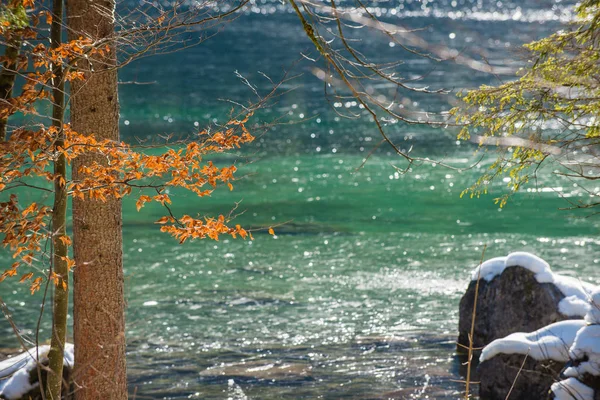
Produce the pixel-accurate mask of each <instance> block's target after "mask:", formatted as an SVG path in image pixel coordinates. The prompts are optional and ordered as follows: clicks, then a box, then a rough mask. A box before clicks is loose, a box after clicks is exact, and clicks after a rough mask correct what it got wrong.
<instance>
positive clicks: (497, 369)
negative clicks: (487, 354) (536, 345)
mask: <svg viewBox="0 0 600 400" xmlns="http://www.w3.org/2000/svg"><path fill="white" fill-rule="evenodd" d="M563 366H564V363H563V362H558V361H552V360H548V361H537V360H535V359H533V358H532V357H527V356H524V355H520V354H510V355H508V354H498V355H496V356H495V357H492V358H491V359H490V360H488V361H485V362H483V363H481V364H479V366H478V368H477V373H478V379H479V382H480V383H479V397H480V398H481V399H485V400H505V399H506V398H507V396H508V394H509V393H510V396H508V398H509V399H510V400H546V399H548V391H549V389H550V386H551V385H552V384H553V383H554V382H556V380H557V377H558V376H559V375H560V371H561V370H562V368H563ZM521 367H523V368H521Z"/></svg>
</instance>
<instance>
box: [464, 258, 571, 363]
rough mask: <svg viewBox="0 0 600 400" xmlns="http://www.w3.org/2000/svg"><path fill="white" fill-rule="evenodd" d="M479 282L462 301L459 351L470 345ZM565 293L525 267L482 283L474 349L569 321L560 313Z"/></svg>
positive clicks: (508, 270)
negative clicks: (559, 307)
mask: <svg viewBox="0 0 600 400" xmlns="http://www.w3.org/2000/svg"><path fill="white" fill-rule="evenodd" d="M476 283H477V282H476V281H471V282H470V283H469V287H468V289H467V292H466V293H465V294H464V296H463V297H462V298H461V300H460V311H459V323H458V329H459V336H458V351H459V352H460V353H464V352H465V349H464V347H463V346H466V347H468V346H469V333H470V330H471V315H472V312H473V303H474V300H475V287H476ZM564 297H565V296H564V295H563V293H562V292H561V291H560V290H559V289H558V288H557V287H556V286H555V285H554V284H552V283H539V282H538V281H537V280H536V278H535V274H534V273H533V272H531V271H529V270H528V269H525V268H523V267H508V268H506V269H505V270H504V271H503V272H502V274H500V275H498V276H496V277H495V278H493V279H492V280H491V281H489V282H488V281H486V280H485V279H481V280H480V281H479V294H478V299H477V313H476V318H475V330H474V335H473V347H475V348H482V347H484V346H485V345H487V344H489V343H490V342H492V341H493V340H495V339H498V338H502V337H505V336H508V335H509V334H511V333H514V332H532V331H535V330H537V329H539V328H542V327H544V326H546V325H549V324H552V323H554V322H558V321H562V320H565V319H569V318H568V317H566V316H564V315H562V314H561V313H560V312H559V311H558V303H559V302H560V301H561V300H562V299H563V298H564Z"/></svg>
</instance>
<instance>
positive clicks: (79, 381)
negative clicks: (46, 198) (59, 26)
mask: <svg viewBox="0 0 600 400" xmlns="http://www.w3.org/2000/svg"><path fill="white" fill-rule="evenodd" d="M114 11H115V2H114V0H96V1H90V0H67V18H68V27H69V36H70V39H76V38H78V37H80V36H85V37H90V38H92V40H98V39H101V38H106V37H110V36H112V35H113V33H114V18H113V16H114ZM115 53H116V52H115V48H114V46H113V45H111V46H110V52H109V53H108V54H107V55H105V56H100V55H97V54H96V55H94V56H93V59H92V60H91V61H87V60H83V61H80V62H79V64H78V65H77V67H78V68H79V69H80V70H83V71H86V79H85V81H84V82H83V83H82V82H73V83H72V87H71V88H72V90H71V93H72V97H71V125H72V128H73V129H74V130H75V131H76V132H78V133H79V134H84V135H86V134H87V135H89V134H93V135H95V137H96V138H97V139H113V140H118V138H119V125H118V123H119V102H118V96H117V72H116V69H115V68H114V66H115V64H116V58H115ZM94 161H97V162H100V163H102V162H104V160H102V159H101V158H98V157H97V156H95V155H92V154H85V155H83V156H81V157H78V158H77V159H76V160H75V161H74V163H73V178H74V180H79V179H82V178H83V174H82V173H81V172H79V168H80V167H81V166H82V165H86V164H90V163H92V162H94ZM121 223H122V218H121V201H120V200H118V199H114V198H110V199H108V200H107V201H106V202H101V201H96V200H91V199H89V198H87V197H86V198H85V199H84V200H82V199H74V200H73V250H74V257H75V265H76V266H75V272H74V296H73V301H74V307H73V332H74V344H75V371H74V376H73V379H74V381H75V383H76V385H78V386H79V387H80V388H78V389H77V391H76V399H77V400H84V399H85V400H91V399H102V400H105V399H111V400H119V399H126V398H127V382H126V365H125V316H124V310H125V300H124V294H123V259H122V243H123V240H122V234H121Z"/></svg>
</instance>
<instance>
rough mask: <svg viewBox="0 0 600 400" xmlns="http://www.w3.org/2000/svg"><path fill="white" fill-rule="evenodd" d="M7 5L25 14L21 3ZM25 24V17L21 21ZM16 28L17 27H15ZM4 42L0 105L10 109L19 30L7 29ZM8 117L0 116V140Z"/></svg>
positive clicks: (19, 40) (19, 35)
mask: <svg viewBox="0 0 600 400" xmlns="http://www.w3.org/2000/svg"><path fill="white" fill-rule="evenodd" d="M61 6H62V3H61ZM7 7H8V8H9V9H11V11H12V12H13V13H14V14H22V15H26V14H25V9H24V7H23V4H21V3H19V4H16V5H13V4H11V3H9V4H7ZM21 22H22V23H24V24H27V23H28V21H27V17H25V19H24V20H23V21H21ZM17 29H19V28H18V27H17ZM4 39H6V44H5V46H4V62H3V63H2V72H0V102H2V104H1V107H2V108H4V107H6V108H7V109H10V99H11V98H12V93H13V87H14V86H15V78H16V77H17V71H16V70H17V62H18V60H19V52H20V51H21V45H22V44H23V37H22V33H21V32H20V31H15V30H13V31H9V32H7V34H6V35H5V37H4ZM7 125H8V117H6V118H0V141H1V140H8V131H7Z"/></svg>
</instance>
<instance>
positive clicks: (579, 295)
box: [471, 251, 600, 321]
mask: <svg viewBox="0 0 600 400" xmlns="http://www.w3.org/2000/svg"><path fill="white" fill-rule="evenodd" d="M517 266H518V267H523V268H525V269H528V270H529V271H531V272H533V273H534V274H535V279H536V280H537V281H538V282H539V283H553V284H554V285H555V286H556V287H557V288H558V289H559V290H560V291H561V292H562V294H563V295H564V296H565V298H564V299H562V300H561V301H560V302H559V304H558V308H559V311H560V312H561V313H562V314H563V315H566V316H569V317H583V316H584V315H586V314H587V313H588V311H589V310H590V306H589V303H588V301H589V298H590V293H591V292H592V291H594V290H595V289H596V286H594V285H592V284H590V283H587V282H582V281H580V280H579V279H576V278H572V277H569V276H562V275H558V274H555V273H553V272H552V269H551V268H550V265H549V264H548V263H547V262H546V261H545V260H543V259H542V258H540V257H538V256H536V255H533V254H531V253H527V252H524V251H518V252H514V253H510V254H509V255H508V256H507V257H496V258H492V259H490V260H487V261H485V262H484V263H483V264H481V265H480V266H478V267H477V268H475V269H474V270H473V271H472V272H471V280H477V279H478V278H481V279H484V280H485V281H487V282H490V281H491V280H492V279H494V278H495V277H496V276H498V275H501V274H502V273H503V272H504V270H505V269H506V268H509V267H517ZM597 304H598V305H599V307H597V310H598V312H597V315H596V317H597V320H598V321H600V295H599V297H598V303H597Z"/></svg>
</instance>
